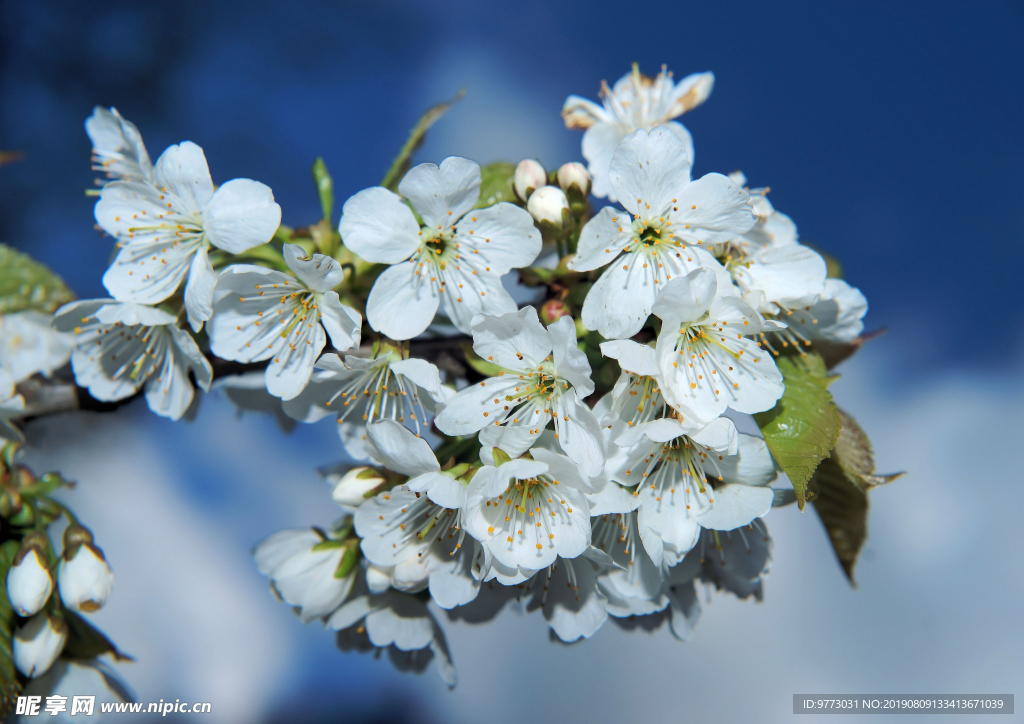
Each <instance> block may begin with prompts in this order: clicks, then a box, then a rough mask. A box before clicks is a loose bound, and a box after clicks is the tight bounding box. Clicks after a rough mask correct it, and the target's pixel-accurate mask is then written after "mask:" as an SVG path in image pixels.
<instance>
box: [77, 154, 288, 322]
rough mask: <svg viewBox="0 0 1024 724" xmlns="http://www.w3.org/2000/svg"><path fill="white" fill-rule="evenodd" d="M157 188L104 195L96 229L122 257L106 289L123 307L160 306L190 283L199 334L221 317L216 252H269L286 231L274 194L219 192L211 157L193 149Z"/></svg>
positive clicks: (259, 189)
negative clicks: (216, 309)
mask: <svg viewBox="0 0 1024 724" xmlns="http://www.w3.org/2000/svg"><path fill="white" fill-rule="evenodd" d="M153 174H154V175H153V182H152V183H144V182H141V181H135V180H132V181H115V182H113V183H109V184H107V185H106V186H104V187H103V191H102V192H101V194H100V200H99V202H97V204H96V222H97V223H98V224H99V225H100V226H101V227H102V228H103V230H104V231H106V232H107V233H108V234H110V235H111V236H113V237H114V238H115V239H116V241H117V246H118V248H119V251H118V253H117V257H116V258H115V259H114V261H113V263H112V264H111V265H110V268H109V269H108V270H107V272H106V274H104V275H103V285H104V286H105V287H106V288H107V290H108V291H109V292H110V293H111V294H112V295H113V296H114V297H116V298H117V299H119V300H121V301H125V302H138V303H140V304H156V303H158V302H162V301H163V300H165V299H167V298H168V297H170V296H171V295H172V294H174V293H175V292H176V291H177V290H178V288H179V287H180V286H181V284H182V282H185V309H186V310H187V312H188V320H189V323H190V324H191V325H192V328H193V329H194V330H196V331H198V330H199V329H200V328H201V327H202V326H203V322H205V321H206V320H208V319H209V318H210V314H211V313H212V311H213V290H214V287H215V286H216V284H217V273H216V272H215V271H214V270H213V265H212V264H211V262H210V257H209V252H210V246H211V245H212V246H214V247H217V248H219V249H222V250H224V251H226V252H228V253H230V254H241V253H242V252H245V251H248V250H249V249H252V248H253V247H255V246H259V245H260V244H264V243H266V242H268V241H270V239H271V238H272V237H273V236H274V232H275V231H277V227H278V226H279V225H280V223H281V207H280V206H278V205H277V204H276V203H275V202H274V194H273V192H272V191H271V190H270V188H269V187H267V186H265V185H264V184H261V183H259V182H258V181H252V180H251V179H234V180H232V181H228V182H226V183H224V184H221V185H220V186H219V187H218V188H217V189H216V191H214V186H213V180H212V179H211V178H210V169H209V167H208V166H207V164H206V156H205V155H204V154H203V149H201V148H200V147H199V146H197V145H196V144H194V143H191V142H189V141H185V142H183V143H181V144H180V145H177V146H171V147H170V148H168V149H167V150H166V151H164V152H163V154H162V155H161V156H160V158H159V159H157V162H156V167H155V169H154V171H153Z"/></svg>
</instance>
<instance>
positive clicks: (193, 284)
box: [185, 246, 218, 332]
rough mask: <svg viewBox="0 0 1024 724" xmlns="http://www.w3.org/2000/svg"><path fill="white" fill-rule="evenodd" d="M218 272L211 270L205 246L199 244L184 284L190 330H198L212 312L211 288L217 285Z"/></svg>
mask: <svg viewBox="0 0 1024 724" xmlns="http://www.w3.org/2000/svg"><path fill="white" fill-rule="evenodd" d="M217 277H218V274H217V272H215V271H214V270H213V265H212V264H211V263H210V257H209V255H208V254H207V253H206V247H205V246H200V247H199V249H198V250H197V251H196V254H195V256H193V257H192V264H191V267H190V268H189V272H188V282H187V284H186V285H185V310H186V311H187V312H188V322H189V324H190V325H191V326H192V330H193V331H195V332H198V331H199V330H200V329H202V328H203V322H205V321H206V320H208V319H209V318H210V316H211V315H212V314H213V290H214V289H215V288H216V287H217Z"/></svg>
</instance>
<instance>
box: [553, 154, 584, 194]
mask: <svg viewBox="0 0 1024 724" xmlns="http://www.w3.org/2000/svg"><path fill="white" fill-rule="evenodd" d="M558 185H559V186H561V187H562V191H564V192H565V193H566V194H568V193H570V192H571V191H573V190H574V189H575V191H576V193H578V194H579V195H580V196H582V197H583V198H587V196H589V195H590V174H589V173H587V169H586V168H584V167H583V164H582V163H575V162H572V163H563V164H562V167H561V168H560V169H558Z"/></svg>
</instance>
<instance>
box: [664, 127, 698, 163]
mask: <svg viewBox="0 0 1024 724" xmlns="http://www.w3.org/2000/svg"><path fill="white" fill-rule="evenodd" d="M663 125H664V126H665V128H670V129H672V133H674V134H676V136H677V137H678V138H679V140H680V141H682V142H683V148H684V149H685V150H686V157H687V158H688V159H690V167H691V168H692V167H693V164H694V161H695V158H694V152H693V136H692V135H691V134H690V131H689V130H688V129H687V128H686V126H684V125H683V124H682V123H680V122H679V121H669V122H668V123H665V124H663Z"/></svg>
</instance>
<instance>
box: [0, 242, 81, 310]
mask: <svg viewBox="0 0 1024 724" xmlns="http://www.w3.org/2000/svg"><path fill="white" fill-rule="evenodd" d="M74 298H75V296H74V295H73V294H72V293H71V290H69V289H68V288H67V286H66V285H65V284H64V280H63V279H61V278H60V277H59V276H57V275H56V274H54V273H53V272H52V271H50V269H48V268H47V267H46V266H44V265H42V264H40V263H39V262H37V261H35V260H34V259H32V257H30V256H28V255H27V254H22V253H21V252H20V251H15V250H14V249H12V248H11V247H9V246H7V245H6V244H0V314H11V313H12V312H21V311H24V310H27V309H35V310H38V311H41V312H51V313H52V312H53V311H55V310H56V309H57V308H58V307H60V306H61V305H62V304H66V303H67V302H70V301H71V300H72V299H74Z"/></svg>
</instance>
